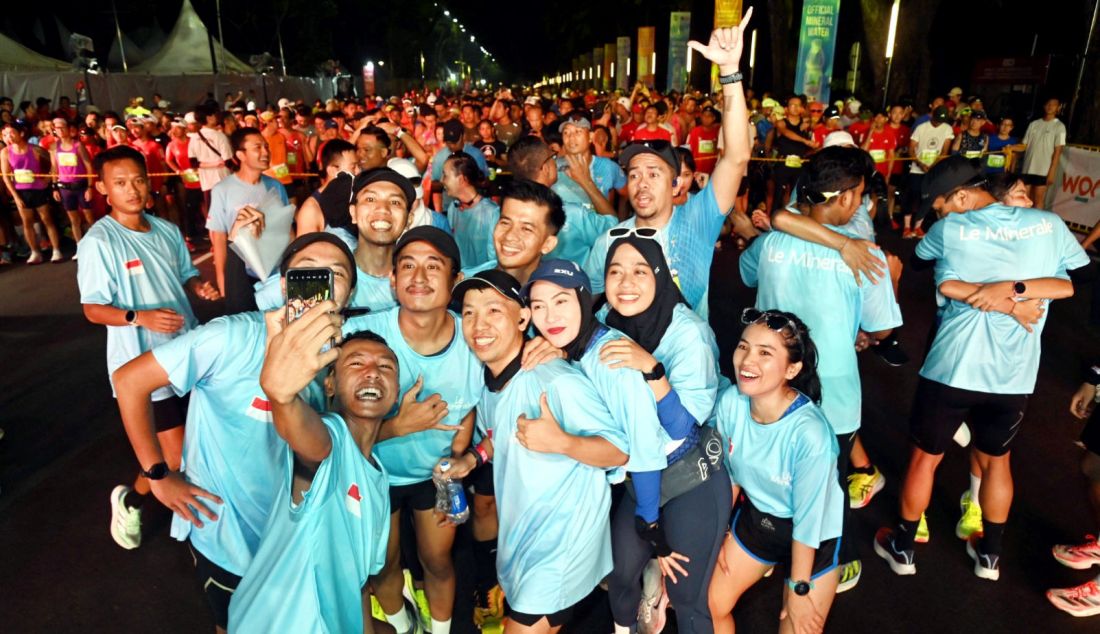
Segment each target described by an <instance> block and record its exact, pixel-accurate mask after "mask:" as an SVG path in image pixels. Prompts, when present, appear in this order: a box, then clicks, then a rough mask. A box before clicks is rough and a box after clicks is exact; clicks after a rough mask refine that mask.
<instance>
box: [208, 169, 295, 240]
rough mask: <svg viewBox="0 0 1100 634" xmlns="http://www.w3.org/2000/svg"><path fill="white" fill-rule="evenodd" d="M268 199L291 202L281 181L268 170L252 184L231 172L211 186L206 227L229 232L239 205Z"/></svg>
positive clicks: (254, 204) (252, 203)
mask: <svg viewBox="0 0 1100 634" xmlns="http://www.w3.org/2000/svg"><path fill="white" fill-rule="evenodd" d="M267 200H279V201H280V202H281V203H282V204H284V205H286V204H289V203H290V199H289V198H287V195H286V188H285V187H283V184H282V183H280V182H279V181H277V180H275V179H274V178H271V177H270V176H268V175H267V174H261V175H260V180H259V181H258V182H257V183H256V184H255V185H249V184H248V183H246V182H244V181H242V180H241V179H240V178H238V177H237V175H236V174H230V175H229V176H226V177H225V178H223V179H222V180H221V181H220V182H219V183H218V184H217V185H214V189H211V190H210V212H209V214H208V215H207V216H206V228H207V229H209V230H211V231H220V232H221V233H229V230H230V229H232V228H233V223H234V222H236V220H237V212H239V211H240V209H241V207H244V206H245V205H252V206H253V207H255V206H257V205H261V204H263V203H264V201H267Z"/></svg>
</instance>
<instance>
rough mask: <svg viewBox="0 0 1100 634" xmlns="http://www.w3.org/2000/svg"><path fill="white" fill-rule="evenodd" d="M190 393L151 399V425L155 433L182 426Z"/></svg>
mask: <svg viewBox="0 0 1100 634" xmlns="http://www.w3.org/2000/svg"><path fill="white" fill-rule="evenodd" d="M189 396H190V394H185V395H183V396H169V397H168V398H166V399H164V400H163V401H153V426H154V427H156V430H157V433H158V434H159V433H160V432H162V431H168V430H169V429H175V428H176V427H183V424H184V423H186V422H187V402H188V397H189Z"/></svg>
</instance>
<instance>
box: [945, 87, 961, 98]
mask: <svg viewBox="0 0 1100 634" xmlns="http://www.w3.org/2000/svg"><path fill="white" fill-rule="evenodd" d="M962 94H963V89H962V88H960V87H958V86H955V87H954V88H952V89H951V90H949V91H947V96H948V97H950V96H951V95H962Z"/></svg>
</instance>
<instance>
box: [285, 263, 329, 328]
mask: <svg viewBox="0 0 1100 634" xmlns="http://www.w3.org/2000/svg"><path fill="white" fill-rule="evenodd" d="M327 299H332V269H324V268H303V269H288V270H287V272H286V323H288V324H289V323H290V322H292V321H294V320H295V319H298V318H299V317H301V316H302V315H303V314H305V312H306V311H307V310H309V309H310V308H313V307H314V306H316V305H317V304H320V303H321V302H323V301H325V300H327Z"/></svg>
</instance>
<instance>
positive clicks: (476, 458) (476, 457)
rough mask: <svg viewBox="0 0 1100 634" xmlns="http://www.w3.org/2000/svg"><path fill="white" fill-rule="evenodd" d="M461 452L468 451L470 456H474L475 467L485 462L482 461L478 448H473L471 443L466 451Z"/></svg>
mask: <svg viewBox="0 0 1100 634" xmlns="http://www.w3.org/2000/svg"><path fill="white" fill-rule="evenodd" d="M462 453H468V454H470V455H471V456H473V457H474V462H475V465H474V468H475V469H476V468H477V467H480V466H481V465H483V464H485V461H483V460H482V459H481V453H479V452H478V450H477V449H475V448H474V446H473V445H470V446H469V447H467V448H466V451H464V452H462Z"/></svg>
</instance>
